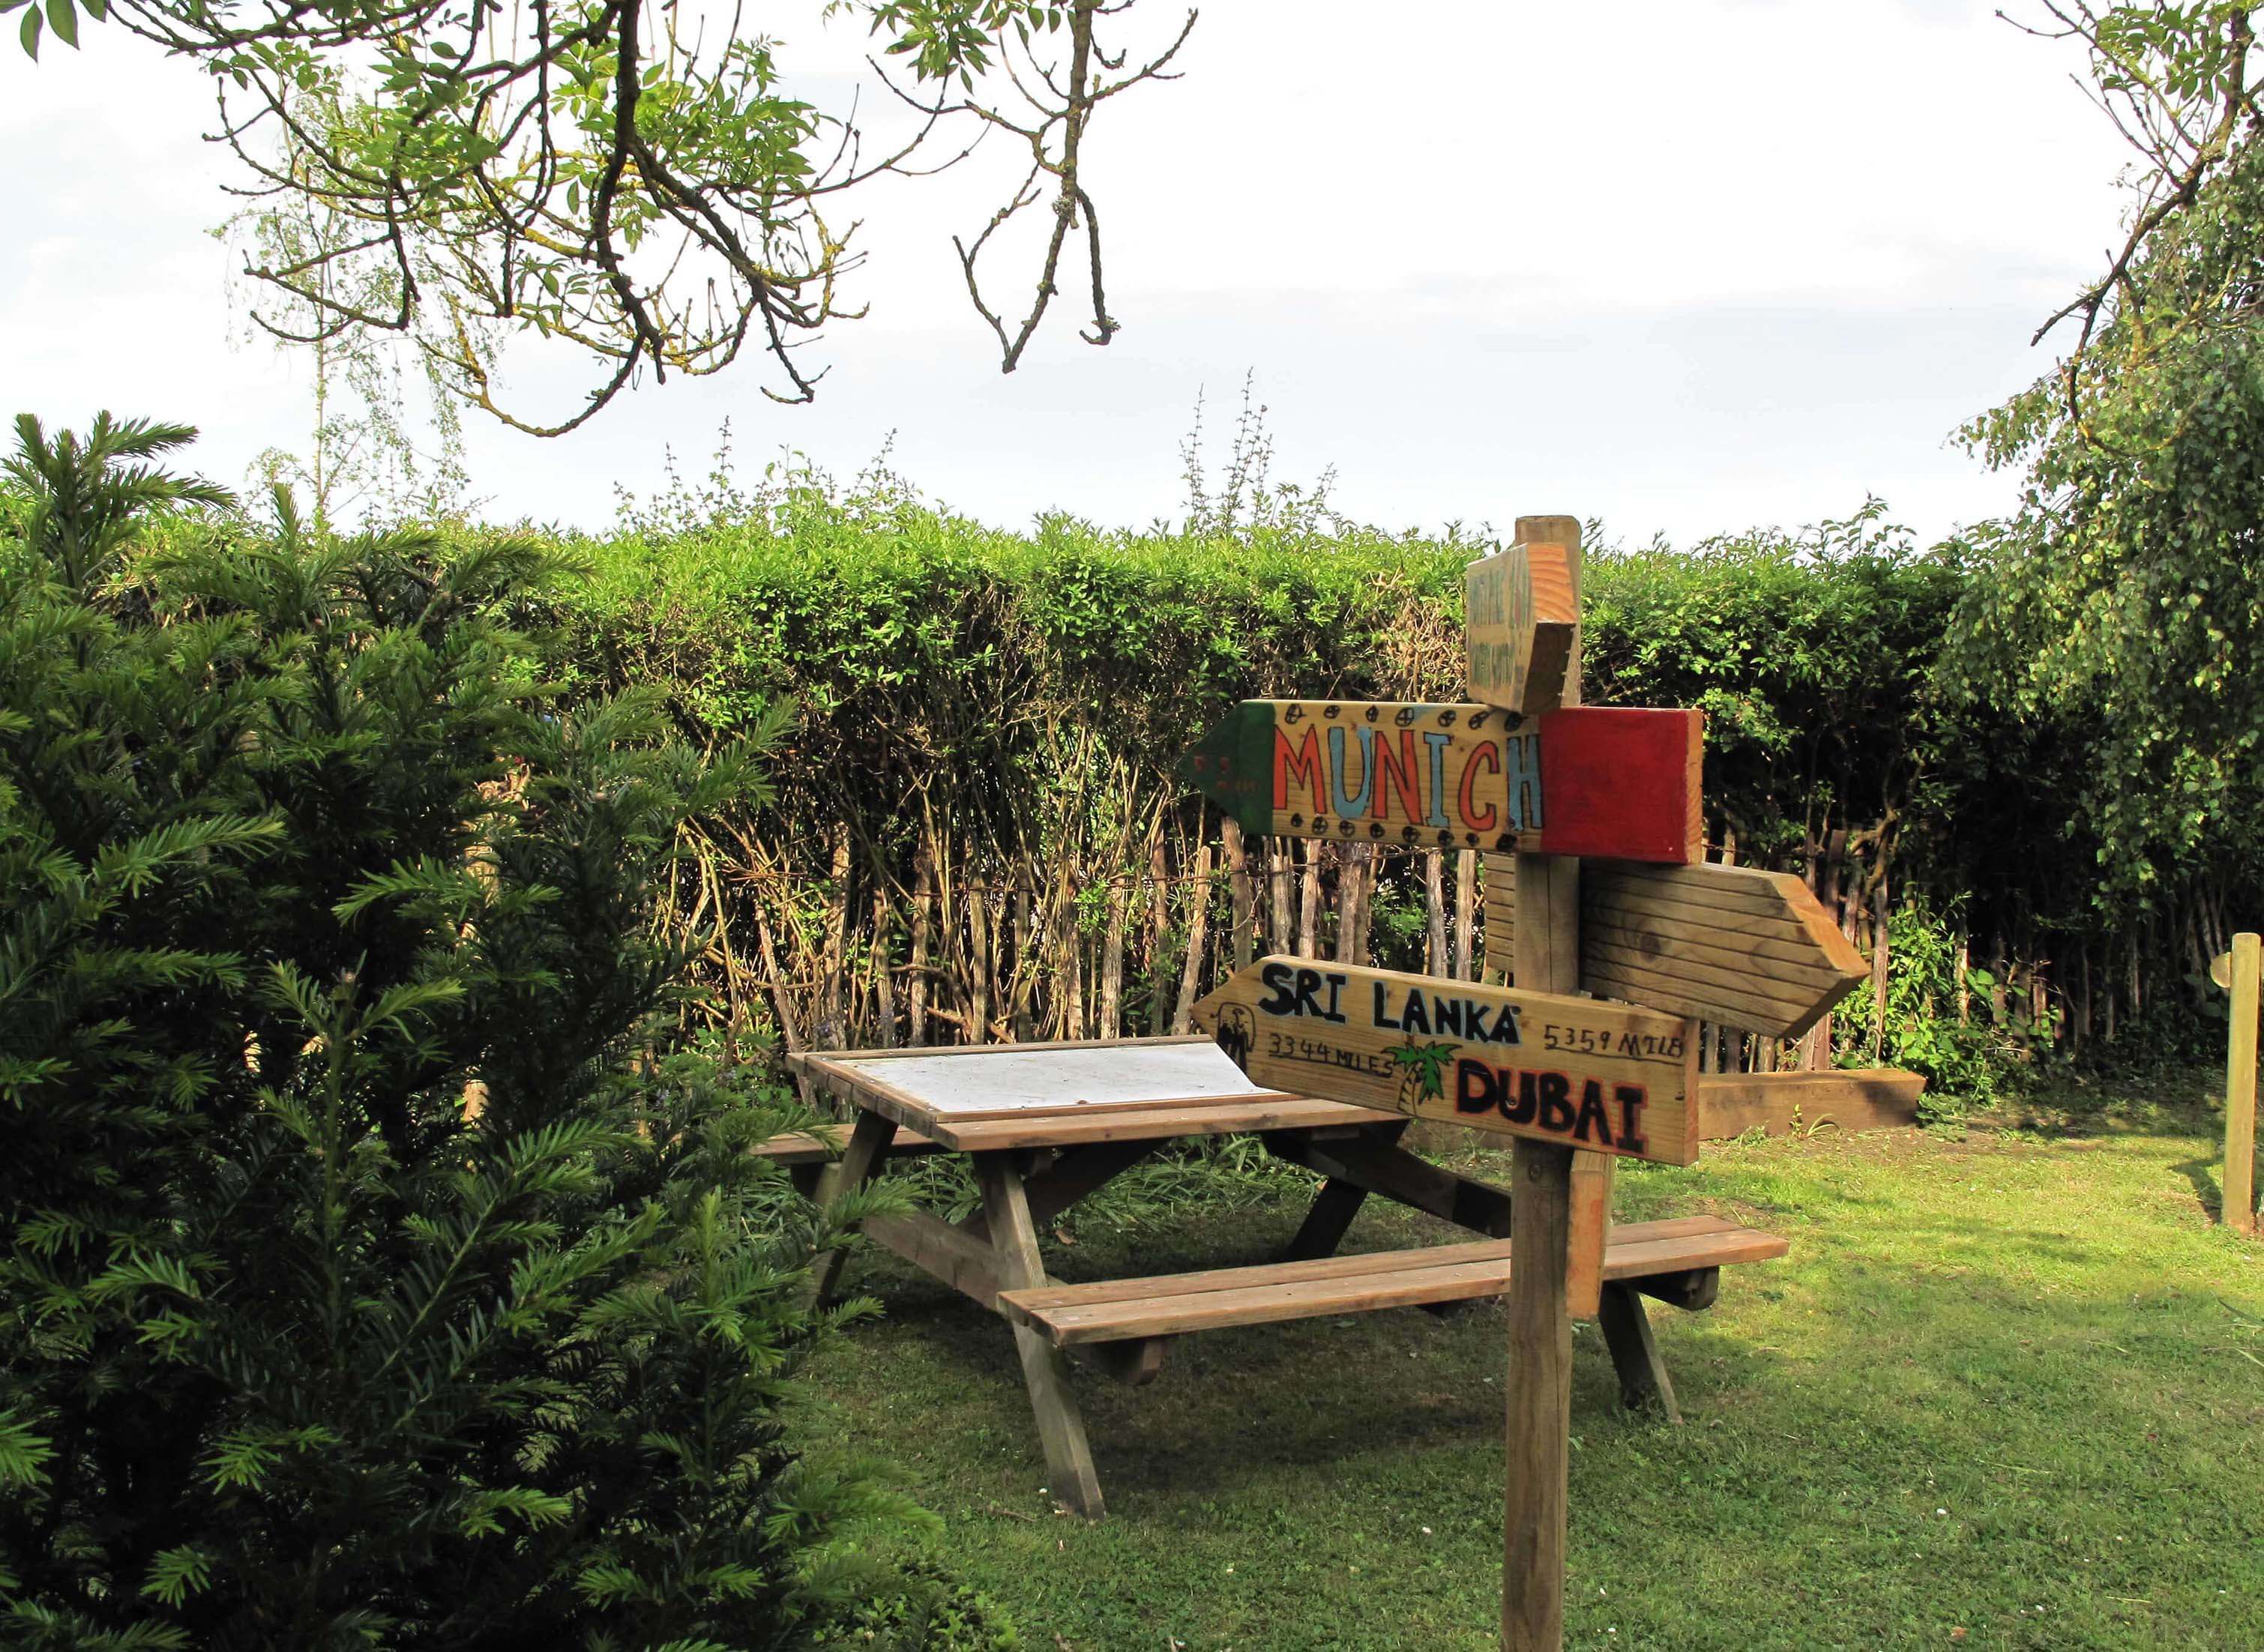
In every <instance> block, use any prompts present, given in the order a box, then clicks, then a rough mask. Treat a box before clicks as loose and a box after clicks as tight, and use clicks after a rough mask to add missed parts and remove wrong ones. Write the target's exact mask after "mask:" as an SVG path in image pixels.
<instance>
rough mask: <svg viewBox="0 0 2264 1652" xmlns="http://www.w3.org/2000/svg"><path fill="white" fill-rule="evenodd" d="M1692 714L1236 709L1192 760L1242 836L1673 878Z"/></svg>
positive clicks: (1691, 771)
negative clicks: (1522, 859) (1660, 868)
mask: <svg viewBox="0 0 2264 1652" xmlns="http://www.w3.org/2000/svg"><path fill="white" fill-rule="evenodd" d="M1702 721H1703V720H1702V716H1701V714H1699V713H1697V712H1694V711H1651V710H1644V709H1636V708H1631V707H1626V706H1569V707H1567V708H1565V709H1564V710H1562V711H1549V712H1543V713H1542V714H1540V715H1539V716H1537V717H1533V718H1528V719H1524V720H1520V719H1519V718H1517V717H1515V716H1513V715H1511V714H1507V713H1505V712H1502V711H1500V710H1498V709H1497V708H1495V707H1494V706H1426V705H1396V704H1391V703H1388V702H1382V701H1372V700H1357V699H1327V700H1316V699H1246V700H1244V701H1243V702H1242V703H1241V704H1240V705H1239V706H1236V707H1235V708H1234V709H1233V710H1232V711H1231V712H1229V713H1228V714H1226V716H1225V717H1224V718H1223V719H1222V720H1221V721H1220V722H1219V723H1218V725H1217V727H1215V728H1213V729H1212V730H1211V731H1210V732H1209V733H1208V734H1207V735H1204V736H1203V738H1202V741H1201V744H1199V745H1197V746H1196V748H1195V749H1194V751H1193V752H1192V753H1191V754H1189V756H1188V758H1187V769H1188V771H1189V772H1190V773H1191V775H1192V776H1193V778H1194V783H1195V785H1196V786H1199V787H1200V788H1201V790H1202V791H1203V793H1205V794H1206V795H1207V796H1208V797H1209V798H1210V799H1211V800H1212V801H1214V802H1215V803H1216V804H1217V805H1218V806H1219V808H1222V809H1223V810H1224V811H1225V812H1226V813H1227V814H1229V815H1232V816H1233V817H1234V818H1235V820H1236V821H1237V822H1240V824H1241V826H1242V829H1243V830H1244V831H1249V832H1281V833H1284V834H1286V835H1288V836H1289V837H1338V838H1343V839H1346V840H1348V841H1353V840H1357V841H1375V842H1390V843H1401V844H1425V845H1428V846H1436V847H1454V848H1462V849H1469V848H1485V849H1523V850H1526V851H1530V852H1534V853H1539V854H1552V855H1605V856H1609V857H1611V858H1612V859H1619V860H1642V861H1652V862H1658V863H1662V864H1665V865H1670V866H1680V865H1683V864H1686V863H1687V862H1690V861H1694V860H1696V859H1699V858H1700V856H1701V854H1702V852H1703V851H1702V844H1703V830H1702V824H1701V822H1700V819H1699V813H1698V758H1699V750H1700V734H1701V728H1702Z"/></svg>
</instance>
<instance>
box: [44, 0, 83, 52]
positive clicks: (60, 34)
mask: <svg viewBox="0 0 2264 1652" xmlns="http://www.w3.org/2000/svg"><path fill="white" fill-rule="evenodd" d="M47 26H48V27H49V28H51V29H53V30H54V32H55V38H56V39H58V40H61V41H62V43H63V44H64V45H65V46H68V47H70V48H71V49H72V50H73V51H76V50H77V49H78V13H77V12H76V11H72V10H71V0H47Z"/></svg>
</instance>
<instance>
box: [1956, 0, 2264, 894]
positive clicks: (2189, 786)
mask: <svg viewBox="0 0 2264 1652" xmlns="http://www.w3.org/2000/svg"><path fill="white" fill-rule="evenodd" d="M2050 11H2051V14H2052V16H2053V18H2055V19H2056V22H2057V25H2058V32H2062V33H2067V34H2070V35H2072V36H2073V37H2075V38H2077V39H2079V40H2080V41H2081V42H2082V43H2083V44H2084V46H2085V47H2086V50H2087V51H2088V54H2089V61H2090V64H2091V69H2092V75H2093V82H2094V84H2095V86H2096V89H2097V91H2098V93H2099V97H2100V99H2101V103H2102V105H2103V106H2105V107H2106V108H2107V109H2108V112H2110V113H2111V114H2112V115H2114V116H2115V119H2116V120H2117V122H2118V125H2119V126H2120V127H2121V128H2122V131H2123V132H2124V133H2125V134H2126V135H2127V136H2129V137H2130V141H2131V142H2132V144H2133V146H2134V148H2135V149H2136V150H2137V154H2138V155H2139V156H2140V163H2139V165H2138V167H2137V169H2136V179H2135V187H2136V190H2137V194H2136V197H2135V203H2134V207H2133V215H2132V220H2131V224H2130V233H2129V235H2128V237H2127V240H2126V242H2125V243H2124V245H2123V246H2122V249H2121V250H2119V251H2118V252H2117V253H2116V254H2115V256H2114V257H2113V258H2112V259H2111V260H2110V264H2109V267H2108V270H2107V271H2106V272H2105V273H2104V274H2103V275H2102V277H2101V279H2100V280H2099V281H2098V282H2097V283H2095V284H2094V285H2093V286H2092V287H2090V288H2088V289H2086V291H2085V292H2084V293H2081V294H2079V295H2078V297H2077V299H2076V300H2075V301H2074V302H2073V303H2072V304H2071V305H2070V306H2069V307H2068V308H2067V309H2066V310H2064V311H2063V312H2062V315H2061V316H2060V317H2056V318H2054V319H2055V321H2059V320H2062V319H2072V320H2074V321H2076V322H2078V323H2079V326H2078V329H2077V337H2076V338H2075V339H2074V341H2073V344H2072V348H2071V350H2070V351H2069V354H2068V356H2067V358H2066V359H2065V360H2064V362H2063V363H2062V364H2061V365H2060V366H2059V367H2057V369H2056V370H2055V371H2054V372H2053V373H2050V374H2048V375H2047V376H2046V377H2045V378H2043V380H2039V381H2038V382H2037V383H2036V384H2035V386H2033V387H2031V388H2029V389H2028V391H2026V392H2024V393H2023V394H2021V395H2018V396H2016V397H2014V399H2013V400H2012V401H2010V402H2007V403H2006V405H2005V406H2003V407H2002V408H1999V409H1997V410H1995V411H1994V412H1992V413H1991V414H1989V415H1987V416H1986V417H1983V418H1981V419H1978V420H1977V421H1976V422H1975V423H1974V424H1972V425H1971V426H1970V429H1969V430H1968V431H1967V436H1968V438H1969V440H1970V442H1971V443H1972V444H1973V445H1974V446H1976V447H1977V449H1978V450H1979V451H1981V452H1982V453H1985V455H1986V456H1987V458H1988V459H1989V460H1990V461H1991V462H1992V464H1996V465H1999V466H2013V465H2019V466H2023V467H2025V468H2026V472H2027V483H2026V488H2025V491H2024V496H2023V504H2022V507H2021V510H2020V511H2019V512H2018V513H2017V514H2016V515H2014V517H2013V518H2010V519H2008V520H2006V521H2005V522H2003V523H2000V524H1997V525H1992V526H1991V527H1990V528H1988V529H1986V530H1985V531H1984V532H1982V533H1978V534H1977V535H1976V536H1975V539H1974V542H1973V544H1972V545H1971V547H1970V553H1971V563H1972V583H1971V589H1970V593H1969V595H1968V598H1967V603H1966V608H1965V612H1964V615H1963V625H1962V627H1961V633H1960V635H1961V644H1962V646H1961V647H1960V648H1958V649H1957V650H1956V653H1955V654H1954V656H1953V658H1952V662H1951V669H1950V671H1949V677H1950V680H1951V681H1952V682H1953V683H1954V684H1956V685H1957V686H1959V687H1961V688H1962V689H1963V691H1965V692H1967V693H1968V694H1969V695H1970V696H1972V697H1974V698H1976V699H1992V700H1994V701H1996V702H1998V703H2000V704H2003V705H2006V706H2008V707H2009V708H2012V709H2014V710H2017V711H2020V712H2021V713H2024V714H2032V715H2033V714H2041V713H2044V712H2050V713H2052V714H2056V715H2057V716H2058V717H2059V718H2060V719H2062V720H2063V721H2084V722H2086V723H2095V725H2096V728H2097V732H2096V734H2095V735H2093V737H2092V738H2091V739H2090V740H2089V741H2088V742H2087V744H2088V745H2089V747H2090V750H2089V753H2088V756H2087V772H2086V776H2085V777H2084V780H2083V784H2082V785H2081V787H2080V796H2079V807H2078V808H2077V811H2076V813H2075V815H2074V819H2073V821H2072V830H2073V831H2074V832H2076V833H2077V834H2078V835H2079V837H2086V838H2088V839H2089V841H2090V842H2091V843H2092V844H2093V845H2094V846H2095V849H2096V853H2097V859H2098V867H2099V878H2098V885H2099V888H2100V889H2101V893H2102V895H2103V896H2105V897H2107V898H2110V899H2114V898H2120V897H2128V898H2130V899H2132V900H2135V901H2137V902H2140V903H2142V904H2144V903H2151V902H2153V901H2155V900H2156V899H2157V898H2158V895H2159V887H2160V885H2161V884H2162V883H2163V882H2165V881H2166V880H2173V879H2174V878H2175V877H2176V875H2177V873H2176V871H2175V869H2177V868H2181V867H2182V868H2190V869H2192V873H2193V874H2194V875H2200V876H2203V877H2208V878H2212V879H2214V878H2221V877H2223V876H2224V875H2226V874H2227V873H2229V872H2231V871H2232V870H2234V869H2237V868H2240V867H2253V866H2256V865H2258V864H2260V863H2264V670H2260V665H2259V662H2260V659H2264V653H2260V649H2264V149H2260V148H2259V145H2258V143H2257V141H2256V140H2257V137H2258V134H2259V120H2260V107H2259V103H2258V92H2259V88H2260V85H2264V78H2260V76H2264V66H2260V64H2259V62H2258V54H2257V51H2256V46H2255V39H2256V37H2255V28H2254V23H2253V17H2254V9H2253V8H2250V7H2247V6H2239V5H2223V4H2204V5H2190V6H2162V5H2122V6H2114V7H2107V8H2099V9H2096V10H2094V9H2092V8H2088V7H2083V6H2063V7H2053V8H2050Z"/></svg>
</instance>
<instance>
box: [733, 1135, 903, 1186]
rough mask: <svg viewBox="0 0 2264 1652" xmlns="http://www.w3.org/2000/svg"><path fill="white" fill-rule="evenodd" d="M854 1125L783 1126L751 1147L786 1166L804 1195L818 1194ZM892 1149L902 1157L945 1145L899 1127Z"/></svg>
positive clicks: (846, 1142) (893, 1152) (774, 1161)
mask: <svg viewBox="0 0 2264 1652" xmlns="http://www.w3.org/2000/svg"><path fill="white" fill-rule="evenodd" d="M855 1129H856V1127H855V1126H854V1125H848V1124H821V1125H817V1126H816V1127H812V1128H810V1129H808V1130H781V1131H780V1132H779V1133H778V1134H776V1135H774V1136H773V1137H771V1138H770V1140H768V1141H761V1142H758V1143H757V1144H756V1145H755V1146H754V1147H753V1148H751V1149H750V1151H751V1152H752V1154H753V1155H754V1156H755V1157H757V1158H758V1159H768V1160H770V1161H771V1162H772V1163H775V1164H783V1165H784V1166H786V1171H787V1175H788V1176H789V1177H792V1178H793V1179H794V1185H795V1187H796V1188H798V1189H799V1190H800V1191H801V1192H802V1193H803V1194H804V1195H805V1196H807V1197H815V1196H816V1192H817V1187H818V1181H819V1178H821V1177H823V1176H824V1174H825V1167H826V1166H827V1165H829V1164H834V1163H839V1161H840V1158H841V1156H842V1155H843V1154H844V1153H845V1152H846V1151H847V1150H848V1148H849V1137H850V1134H852V1132H853V1131H854V1130H855ZM942 1151H944V1146H943V1143H941V1142H940V1141H933V1140H932V1139H930V1138H929V1137H927V1136H924V1135H922V1134H920V1133H919V1132H918V1131H917V1130H909V1129H900V1130H898V1131H897V1132H896V1141H895V1143H894V1145H893V1146H891V1147H890V1148H889V1152H890V1153H891V1154H892V1155H894V1156H896V1157H898V1158H903V1157H908V1156H911V1155H912V1154H915V1153H940V1152H942Z"/></svg>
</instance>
